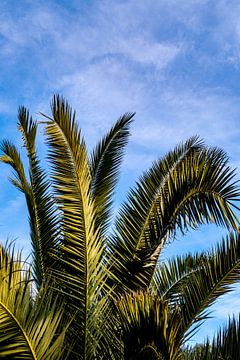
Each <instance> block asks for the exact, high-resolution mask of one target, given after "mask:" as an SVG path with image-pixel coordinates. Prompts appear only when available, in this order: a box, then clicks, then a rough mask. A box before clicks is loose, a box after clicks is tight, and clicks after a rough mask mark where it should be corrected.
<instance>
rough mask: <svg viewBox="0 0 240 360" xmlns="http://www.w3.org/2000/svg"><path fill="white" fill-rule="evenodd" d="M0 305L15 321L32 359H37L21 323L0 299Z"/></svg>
mask: <svg viewBox="0 0 240 360" xmlns="http://www.w3.org/2000/svg"><path fill="white" fill-rule="evenodd" d="M0 306H2V308H4V310H5V311H6V312H7V313H8V314H9V316H10V317H11V318H12V319H13V320H14V321H15V323H16V324H17V326H18V327H19V329H20V331H21V333H22V335H23V337H24V339H25V340H26V343H27V345H28V348H29V350H30V352H31V355H32V356H33V359H34V360H38V358H37V355H36V353H35V351H34V348H33V346H32V343H31V341H30V338H29V337H28V335H27V333H26V331H25V330H24V328H23V327H22V325H21V324H20V322H19V321H18V319H17V318H16V316H15V315H14V314H13V312H12V311H11V310H10V309H9V308H8V307H7V306H6V305H5V304H4V303H3V302H2V301H1V300H0Z"/></svg>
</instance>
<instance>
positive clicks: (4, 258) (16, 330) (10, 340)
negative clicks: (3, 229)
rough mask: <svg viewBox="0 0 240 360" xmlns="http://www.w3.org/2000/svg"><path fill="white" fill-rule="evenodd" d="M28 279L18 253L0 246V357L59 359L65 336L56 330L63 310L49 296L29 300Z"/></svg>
mask: <svg viewBox="0 0 240 360" xmlns="http://www.w3.org/2000/svg"><path fill="white" fill-rule="evenodd" d="M30 276H31V273H30V271H29V269H27V266H26V264H24V263H23V262H22V260H21V254H17V255H16V256H15V254H14V251H12V250H11V249H10V248H6V249H5V248H3V247H0V357H3V358H9V359H10V358H11V359H35V360H40V359H42V360H43V359H44V360H45V359H49V360H50V359H60V357H61V356H62V354H63V349H62V343H63V340H64V336H65V334H64V331H63V332H62V333H61V334H57V329H58V326H59V323H60V321H62V315H63V311H62V310H61V307H60V303H58V304H57V303H56V300H55V302H53V301H52V300H51V299H49V294H48V297H45V296H44V295H43V294H41V297H38V298H37V300H36V302H34V301H33V299H32V296H31V292H32V289H31V282H30ZM56 349H57V351H56Z"/></svg>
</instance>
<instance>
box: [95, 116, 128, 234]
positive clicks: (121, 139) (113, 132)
mask: <svg viewBox="0 0 240 360" xmlns="http://www.w3.org/2000/svg"><path fill="white" fill-rule="evenodd" d="M134 115H135V114H132V113H126V114H125V115H123V116H122V117H120V118H119V119H118V121H117V122H116V123H115V125H114V126H113V127H112V128H111V129H110V131H109V132H108V133H107V134H106V135H105V136H104V137H103V138H102V139H101V140H100V141H99V143H98V144H97V146H96V147H95V149H94V150H93V152H92V155H91V172H92V194H93V197H94V201H95V206H96V225H97V226H99V225H100V227H101V229H102V230H103V231H106V229H107V227H108V225H109V222H110V221H111V210H112V203H113V194H114V190H115V187H116V183H117V180H118V176H119V167H120V165H121V162H122V158H123V154H124V150H125V147H126V145H127V142H128V138H129V126H130V124H131V122H132V118H133V116H134Z"/></svg>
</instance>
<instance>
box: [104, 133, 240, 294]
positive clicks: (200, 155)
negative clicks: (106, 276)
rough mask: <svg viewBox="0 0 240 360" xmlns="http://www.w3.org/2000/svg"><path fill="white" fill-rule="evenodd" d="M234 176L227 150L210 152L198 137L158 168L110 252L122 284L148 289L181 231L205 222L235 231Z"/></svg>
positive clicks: (141, 185)
mask: <svg viewBox="0 0 240 360" xmlns="http://www.w3.org/2000/svg"><path fill="white" fill-rule="evenodd" d="M234 174H235V172H234V170H232V169H231V168H230V167H229V166H228V158H227V157H226V154H225V153H224V152H223V151H222V150H219V149H217V148H213V149H212V148H210V149H208V148H205V147H203V146H202V143H201V142H199V140H198V139H197V138H192V139H190V140H189V141H187V142H186V143H185V144H183V145H181V146H179V147H177V148H176V149H175V150H174V151H173V152H170V153H169V154H168V155H167V156H166V157H165V158H163V159H161V160H159V161H158V162H156V163H154V164H153V166H152V168H151V169H150V170H149V171H148V172H146V173H145V174H144V175H143V176H142V178H141V179H140V181H139V182H138V184H137V187H136V188H135V189H134V190H131V192H130V194H129V196H128V202H127V203H124V205H123V206H122V208H121V210H120V213H119V216H118V218H117V221H116V232H115V235H114V236H113V237H112V239H111V252H112V254H113V258H114V260H115V263H114V265H113V273H114V274H115V276H116V278H118V279H119V282H120V284H123V285H125V286H126V287H130V288H133V289H134V288H136V287H137V288H138V287H142V286H148V285H149V283H150V281H151V278H152V276H153V273H154V270H155V267H156V263H157V260H158V256H159V253H160V251H161V249H162V247H163V245H164V244H165V242H166V241H167V240H168V241H169V240H171V239H174V238H175V236H176V233H177V231H180V232H182V233H183V234H184V233H185V232H186V231H187V230H188V229H189V228H196V227H198V226H199V225H201V224H203V223H215V224H217V225H222V226H226V227H228V228H235V229H236V222H237V218H236V216H235V215H234V212H233V207H234V206H235V205H234V203H233V200H236V199H237V198H238V196H239V188H238V186H237V185H236V184H235V183H234V182H233V177H234ZM126 273H128V276H127V277H126ZM120 286H122V285H120Z"/></svg>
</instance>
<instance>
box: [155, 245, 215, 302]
mask: <svg viewBox="0 0 240 360" xmlns="http://www.w3.org/2000/svg"><path fill="white" fill-rule="evenodd" d="M204 261H208V256H207V254H206V252H202V253H196V254H193V255H192V254H190V253H189V254H186V255H182V256H176V257H174V258H173V259H169V260H168V261H167V262H161V263H159V264H158V266H157V267H156V269H155V272H154V276H153V279H152V283H151V288H152V289H153V291H154V292H155V293H156V294H158V296H160V297H164V298H166V299H173V300H172V302H174V298H175V297H178V296H179V293H180V292H181V288H182V287H184V286H185V283H186V282H188V278H189V276H190V275H191V274H192V273H193V272H196V271H197V270H199V268H200V267H201V265H202V263H203V262H204Z"/></svg>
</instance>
